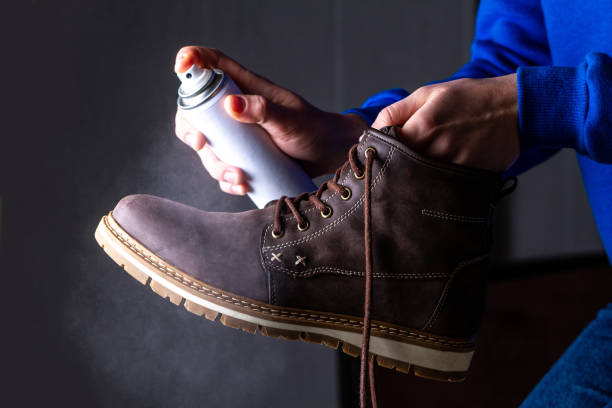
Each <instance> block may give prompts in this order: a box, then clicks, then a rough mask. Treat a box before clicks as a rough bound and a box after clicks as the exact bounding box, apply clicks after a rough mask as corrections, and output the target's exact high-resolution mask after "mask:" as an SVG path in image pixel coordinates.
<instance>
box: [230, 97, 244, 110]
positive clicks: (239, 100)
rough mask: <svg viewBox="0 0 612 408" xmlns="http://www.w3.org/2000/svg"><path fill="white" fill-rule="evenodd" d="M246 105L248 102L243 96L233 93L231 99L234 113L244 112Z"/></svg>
mask: <svg viewBox="0 0 612 408" xmlns="http://www.w3.org/2000/svg"><path fill="white" fill-rule="evenodd" d="M245 107H246V102H245V100H244V98H243V97H241V96H237V95H232V97H231V99H230V108H231V109H232V111H233V112H234V113H242V112H243V111H244V108H245Z"/></svg>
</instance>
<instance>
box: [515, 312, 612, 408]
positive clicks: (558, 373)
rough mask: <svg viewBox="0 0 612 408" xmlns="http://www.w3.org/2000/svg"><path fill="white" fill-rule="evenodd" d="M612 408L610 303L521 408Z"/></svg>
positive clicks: (611, 326)
mask: <svg viewBox="0 0 612 408" xmlns="http://www.w3.org/2000/svg"><path fill="white" fill-rule="evenodd" d="M536 407H537V408H539V407H546V408H548V407H576V408H591V407H593V408H594V407H597V408H602V407H605V408H612V303H610V304H608V306H607V307H606V308H604V309H602V310H600V311H599V313H598V315H597V318H596V319H595V320H593V321H592V322H591V323H590V324H589V325H588V326H587V328H586V329H584V330H583V331H582V333H580V335H579V336H578V338H577V339H576V340H575V341H574V342H573V343H572V345H571V346H570V347H569V348H568V349H567V350H566V351H565V353H564V354H563V355H562V356H561V358H560V359H559V360H558V361H557V362H556V363H555V365H554V366H553V367H552V368H551V369H550V371H549V372H548V373H547V374H546V375H545V376H544V378H542V380H541V381H540V383H539V384H538V385H537V386H536V387H535V388H534V389H533V391H532V392H531V394H529V395H528V396H527V398H526V399H525V401H523V403H522V404H521V408H536Z"/></svg>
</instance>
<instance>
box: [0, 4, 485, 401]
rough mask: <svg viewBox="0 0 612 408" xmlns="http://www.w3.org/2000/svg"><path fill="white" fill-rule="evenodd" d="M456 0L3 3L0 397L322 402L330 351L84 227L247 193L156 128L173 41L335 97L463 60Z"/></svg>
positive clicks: (169, 132) (222, 204)
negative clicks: (114, 212) (243, 327)
mask: <svg viewBox="0 0 612 408" xmlns="http://www.w3.org/2000/svg"><path fill="white" fill-rule="evenodd" d="M473 12H474V5H473V2H472V1H471V0H466V1H451V0H446V1H445V0H437V1H429V2H416V1H415V2H402V1H391V0H389V1H382V2H381V1H377V2H373V1H368V2H366V1H363V2H349V1H342V0H335V1H326V0H317V1H308V2H287V1H280V0H279V1H258V2H246V1H243V2H240V1H223V2H220V1H181V2H170V1H168V2H165V3H161V2H150V1H130V2H126V1H62V2H43V1H36V0H31V1H24V2H19V3H16V2H15V3H13V4H12V5H11V6H10V7H9V8H8V9H6V10H5V12H4V13H3V15H2V17H1V18H2V20H3V24H2V25H1V28H0V30H2V31H1V34H2V51H3V63H2V66H1V68H0V69H1V70H2V78H3V80H2V89H3V96H2V111H3V123H4V125H5V126H4V129H3V134H2V136H0V137H1V139H0V140H2V143H1V144H0V154H1V160H0V166H1V169H2V172H1V174H0V181H1V184H0V196H1V198H2V204H1V211H2V215H1V217H2V218H1V220H2V221H1V222H2V228H1V232H0V234H1V235H0V239H1V241H0V242H1V243H2V244H1V247H0V248H1V251H2V264H1V267H2V271H1V272H2V277H3V278H4V281H3V286H2V289H3V297H2V302H3V315H4V317H3V321H4V322H5V325H4V329H5V330H3V332H4V336H3V337H4V341H5V343H6V346H5V347H3V350H4V354H5V356H4V357H3V364H4V365H5V368H4V371H5V372H6V373H9V375H10V381H9V382H8V384H5V389H6V391H7V394H6V395H7V398H9V401H14V402H19V404H13V405H20V406H34V405H40V404H41V403H43V402H46V403H47V405H49V406H59V405H63V406H74V405H82V406H105V407H106V406H113V407H114V406H147V407H166V406H177V407H192V406H210V407H220V406H267V407H281V406H286V405H287V401H288V400H289V401H292V402H293V403H294V406H296V407H299V406H304V407H307V406H315V405H320V406H337V405H338V404H339V398H340V397H339V393H340V392H339V390H338V388H339V380H338V376H337V361H336V354H335V353H334V352H332V351H329V350H327V349H325V348H322V347H320V346H313V345H308V344H303V343H292V342H286V341H278V340H272V339H268V338H265V337H261V336H252V335H248V334H245V333H242V332H236V331H233V330H231V329H228V328H225V327H223V326H221V325H219V324H211V323H209V322H208V321H206V320H204V319H201V318H196V317H195V316H194V315H191V314H189V313H188V312H186V311H185V310H183V309H182V308H176V307H175V306H173V305H172V304H170V303H169V302H167V301H164V300H162V299H161V298H160V297H158V296H157V295H155V294H153V293H152V292H150V291H149V290H148V289H146V288H144V287H142V286H141V285H140V284H138V283H137V282H136V281H135V280H133V279H132V278H131V277H129V276H128V275H127V274H125V273H124V272H123V271H122V270H121V269H120V268H119V267H117V266H116V265H115V264H114V263H113V262H112V261H110V259H108V258H107V257H106V256H105V255H104V254H103V252H102V250H101V249H100V248H98V247H97V245H96V244H95V241H94V239H93V232H94V229H95V227H96V224H97V222H98V221H99V219H100V217H101V216H102V215H104V214H105V213H107V212H108V211H109V210H111V209H112V208H113V206H114V204H115V203H116V202H117V201H118V200H119V199H120V198H121V197H123V196H125V195H127V194H132V193H149V194H155V195H160V196H164V197H167V198H170V199H173V200H177V201H181V202H185V203H187V204H190V205H193V206H196V207H200V208H203V209H206V210H224V211H238V210H243V209H246V208H250V206H251V204H250V202H249V201H248V200H247V199H245V198H239V197H229V196H227V195H224V194H222V193H220V192H219V191H218V189H217V186H216V183H215V182H214V181H213V180H211V179H210V178H209V177H208V176H207V175H206V174H205V173H204V170H203V169H202V168H201V165H200V163H199V162H198V159H197V156H196V155H195V154H194V153H193V152H192V151H190V150H189V149H188V148H186V147H185V146H183V145H182V144H181V143H180V142H179V141H178V140H177V139H176V138H175V137H174V136H173V115H174V109H175V98H176V88H177V80H176V78H175V77H174V74H173V72H172V65H173V60H174V55H175V52H176V50H177V49H178V48H179V47H180V46H181V45H185V44H206V45H210V46H214V47H216V48H219V49H222V50H223V51H225V52H226V53H228V54H230V55H232V56H234V57H235V58H236V59H238V60H239V61H240V62H242V63H243V64H244V65H246V66H247V67H250V68H252V69H253V70H255V71H257V72H259V73H261V74H263V75H265V76H267V77H269V78H270V79H272V80H274V81H276V82H278V83H280V84H282V85H284V86H287V87H289V88H291V89H294V90H295V91H297V92H298V93H301V94H302V95H304V96H305V97H306V98H307V99H309V100H310V101H311V102H312V103H314V104H315V105H318V106H320V107H322V108H325V109H329V110H336V111H341V110H344V109H346V108H348V107H351V106H356V105H359V104H360V103H361V102H362V101H363V99H364V98H365V97H367V96H368V95H369V94H371V93H373V92H376V91H378V90H381V89H384V88H390V87H395V86H401V87H405V88H407V89H412V88H415V87H417V86H418V85H419V84H422V83H425V82H428V81H432V80H435V79H439V78H442V77H445V76H447V75H449V74H450V73H452V72H453V70H454V69H456V68H458V67H459V66H460V65H461V64H462V63H463V62H464V61H465V60H466V59H467V58H468V56H469V48H468V46H469V42H470V39H471V35H472V27H473ZM7 406H11V404H9V405H7Z"/></svg>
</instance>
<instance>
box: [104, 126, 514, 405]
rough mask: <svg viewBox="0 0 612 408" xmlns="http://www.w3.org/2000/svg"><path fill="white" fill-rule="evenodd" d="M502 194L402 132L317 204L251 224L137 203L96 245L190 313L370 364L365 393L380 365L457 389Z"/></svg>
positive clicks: (366, 138)
mask: <svg viewBox="0 0 612 408" xmlns="http://www.w3.org/2000/svg"><path fill="white" fill-rule="evenodd" d="M502 185H503V183H502V179H501V175H500V174H499V173H493V172H488V171H484V170H476V169H472V168H467V167H463V166H457V165H452V164H446V163H441V162H438V161H434V160H431V159H428V158H425V157H422V156H420V155H419V154H417V153H415V152H413V151H412V150H410V149H409V148H408V147H407V146H406V145H405V144H403V143H402V142H401V140H400V139H398V138H397V137H396V136H395V134H394V132H393V129H392V128H387V129H384V131H377V130H374V129H369V130H367V131H365V132H364V134H363V135H362V136H361V138H360V142H359V144H357V145H355V146H353V148H351V150H350V151H349V156H348V161H347V162H346V163H345V164H344V165H343V166H342V167H341V168H340V169H338V171H337V172H336V174H335V176H334V177H333V179H332V180H330V181H328V182H326V183H324V184H323V185H321V187H320V188H319V189H318V190H317V191H316V192H314V193H310V194H306V193H305V194H302V195H300V196H298V197H295V198H287V197H282V198H281V199H279V200H278V201H276V202H274V203H272V204H271V205H268V206H267V207H266V208H264V209H262V210H252V211H246V212H242V213H210V212H206V211H201V210H199V209H196V208H192V207H188V206H185V205H183V204H179V203H176V202H173V201H169V200H165V199H163V198H158V197H153V196H147V195H133V196H128V197H125V198H124V199H122V200H121V201H120V202H119V203H118V204H117V206H116V207H115V209H114V210H113V211H112V212H111V213H110V214H109V215H107V216H105V217H103V218H102V221H101V222H100V224H99V226H98V228H97V230H96V240H97V241H98V243H99V244H100V245H101V246H102V247H103V248H104V250H105V251H106V252H107V254H108V255H109V256H110V257H111V258H112V259H113V260H115V261H116V262H117V263H118V264H120V265H121V266H123V267H124V268H125V270H126V271H127V272H128V273H130V274H131V275H132V276H133V277H135V278H136V279H137V280H139V281H140V282H141V283H142V284H149V285H150V286H151V288H152V289H153V291H155V292H156V293H158V294H159V295H161V296H163V297H168V298H169V299H170V301H171V302H173V303H175V304H177V305H178V304H181V302H183V305H184V307H185V308H186V309H188V310H189V311H191V312H193V313H196V314H198V315H205V316H206V317H207V318H209V319H211V320H215V319H217V317H220V320H221V322H222V323H223V324H225V325H227V326H231V327H235V328H241V329H243V330H245V331H248V332H251V333H255V332H257V331H260V332H261V333H262V334H264V335H268V336H273V337H285V338H288V339H297V338H301V339H303V340H305V341H310V342H317V343H322V344H325V345H327V346H331V347H334V348H337V347H338V346H341V347H342V350H344V351H345V352H346V353H348V354H351V355H355V356H357V355H359V354H360V353H361V354H362V390H363V387H364V383H365V380H364V376H365V374H364V373H365V371H366V369H365V367H366V366H367V365H369V366H370V371H371V366H372V361H374V360H375V361H376V362H377V363H378V364H379V365H381V366H383V367H387V368H394V369H396V370H398V371H402V372H409V371H412V372H413V373H414V374H415V375H418V376H421V377H427V378H433V379H438V380H447V381H458V380H462V379H463V378H465V376H466V374H467V372H468V368H469V366H470V361H471V359H472V355H473V353H474V341H475V336H476V333H477V331H478V327H479V324H480V320H481V317H482V314H483V306H484V299H485V292H486V284H487V265H488V256H489V250H490V228H491V218H492V209H493V208H494V205H495V203H496V201H497V200H498V199H499V197H501V195H503V194H504V192H503V191H502ZM364 322H365V324H364ZM362 345H363V347H362ZM362 398H363V396H362Z"/></svg>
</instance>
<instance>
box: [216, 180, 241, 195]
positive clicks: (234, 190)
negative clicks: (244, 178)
mask: <svg viewBox="0 0 612 408" xmlns="http://www.w3.org/2000/svg"><path fill="white" fill-rule="evenodd" d="M219 188H220V189H221V191H223V192H225V193H228V194H233V195H245V194H246V192H247V187H246V185H244V184H230V183H226V182H225V181H219Z"/></svg>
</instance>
